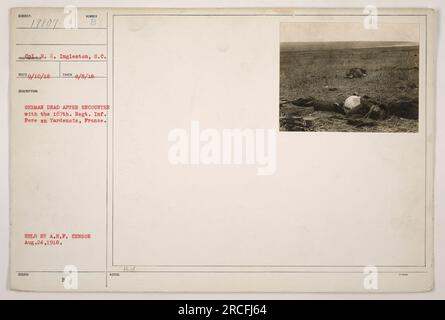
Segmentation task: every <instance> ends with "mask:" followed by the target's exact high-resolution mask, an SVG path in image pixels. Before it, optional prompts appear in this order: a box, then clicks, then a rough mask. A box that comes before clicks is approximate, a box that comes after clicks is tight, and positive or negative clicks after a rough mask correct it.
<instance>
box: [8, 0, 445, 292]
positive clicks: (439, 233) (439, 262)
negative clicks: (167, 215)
mask: <svg viewBox="0 0 445 320" xmlns="http://www.w3.org/2000/svg"><path fill="white" fill-rule="evenodd" d="M67 4H70V5H76V6H79V7H82V6H91V5H92V3H91V1H70V2H67V1H40V2H38V3H35V2H33V1H2V2H1V11H0V12H1V18H2V19H1V22H0V23H1V33H2V34H1V41H2V42H3V43H2V46H1V51H0V54H1V64H2V68H1V70H3V73H2V75H1V78H0V88H1V89H0V90H2V91H1V94H0V99H1V100H0V155H1V157H0V219H1V220H0V223H1V224H0V242H1V248H0V298H6V299H24V298H40V299H42V298H64V299H73V298H74V299H78V298H113V299H114V298H167V297H163V296H162V295H159V294H74V295H73V294H70V293H64V294H43V293H40V294H37V293H18V292H10V291H8V289H7V274H8V254H9V250H8V243H9V230H8V229H9V221H8V218H9V210H8V202H9V201H8V140H9V138H8V116H7V114H8V76H9V75H8V72H7V71H8V61H9V46H8V43H9V8H10V7H18V6H22V7H26V6H54V7H56V6H57V7H60V6H64V5H67ZM368 4H373V5H376V6H377V7H378V6H379V4H382V5H384V6H385V7H400V6H401V5H402V6H403V7H426V6H429V7H433V8H436V9H438V10H440V11H441V10H444V9H445V5H444V4H443V1H440V0H437V1H404V2H403V3H400V2H398V1H358V0H356V1H219V2H218V4H217V5H216V6H215V5H212V3H211V1H126V2H125V3H124V5H125V7H129V6H135V7H155V6H163V7H175V6H179V7H185V6H190V7H219V6H226V7H278V6H280V7H364V6H366V5H368ZM94 6H97V7H110V6H122V2H118V1H95V2H94ZM441 17H442V15H441ZM440 20H441V19H440V18H439V25H440ZM439 33H441V32H439ZM443 38H444V36H443V34H441V39H440V40H439V41H438V43H439V53H438V62H437V69H438V70H442V69H443V57H444V55H443V52H442V50H443V48H442V47H443V45H441V44H442V43H444V40H445V39H443ZM441 87H443V76H442V75H441V74H440V73H438V79H437V88H441ZM443 103H444V97H443V93H442V92H441V90H438V96H437V104H436V110H437V115H436V119H437V140H436V141H437V146H436V183H435V194H436V197H435V199H436V204H435V230H434V232H435V264H436V266H435V269H436V281H435V282H436V287H435V289H434V290H433V291H432V292H429V293H424V294H408V295H407V294H404V295H402V296H400V295H395V294H385V295H372V296H368V295H363V294H361V295H357V296H354V295H345V294H342V295H328V294H316V295H314V294H276V295H270V294H255V295H252V294H212V295H203V294H194V295H190V294H188V295H186V296H184V295H180V294H175V295H172V294H170V295H168V298H169V299H171V298H197V299H199V298H209V297H210V298H215V299H217V298H230V299H236V298H240V299H250V298H261V299H268V298H276V299H295V298H298V299H308V298H341V299H344V298H359V299H363V298H368V297H373V298H377V297H378V298H430V299H431V298H442V299H443V298H445V275H444V273H443V272H442V270H445V261H444V258H445V245H444V244H445V241H444V240H445V239H444V235H443V233H444V232H445V225H444V221H443V220H444V219H443V217H442V216H441V213H443V208H444V203H443V198H441V197H440V195H442V194H444V190H443V189H444V187H443V181H445V179H444V178H445V170H444V167H443V165H442V166H441V164H443V163H445V161H444V159H443V158H444V147H443V138H444V134H445V129H443V127H444V125H445V124H444V123H443V122H444V121H445V120H444V113H443V111H442V110H441V105H443Z"/></svg>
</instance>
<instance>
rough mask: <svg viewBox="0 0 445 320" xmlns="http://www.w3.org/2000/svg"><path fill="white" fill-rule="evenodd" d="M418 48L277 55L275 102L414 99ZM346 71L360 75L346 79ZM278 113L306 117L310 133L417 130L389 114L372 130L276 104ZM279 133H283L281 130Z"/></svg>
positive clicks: (415, 123)
mask: <svg viewBox="0 0 445 320" xmlns="http://www.w3.org/2000/svg"><path fill="white" fill-rule="evenodd" d="M418 54H419V47H418V46H409V47H406V46H404V47H378V48H353V49H325V50H309V51H282V52H281V54H280V99H281V100H282V101H285V100H286V101H294V100H296V99H299V98H305V97H313V98H315V99H320V100H324V101H330V102H332V103H335V102H337V103H339V104H340V105H343V102H344V101H345V99H346V98H347V97H348V96H350V95H352V94H353V93H354V92H357V93H358V94H359V95H361V96H364V95H367V96H369V97H371V98H372V99H373V100H375V101H376V102H378V103H382V104H386V103H388V102H389V101H393V100H397V99H418V94H419V93H418V83H419V62H418V61H419V57H418ZM351 68H363V69H366V71H367V74H368V75H367V76H366V77H361V78H352V79H349V78H346V77H345V75H346V74H347V73H348V71H349V70H350V69H351ZM280 108H281V109H280V111H281V113H287V112H291V113H292V114H293V115H296V116H299V115H301V116H304V117H309V118H310V121H311V123H312V125H311V129H310V130H312V131H366V132H369V131H371V132H417V130H418V120H417V119H405V118H401V117H397V116H389V117H388V118H387V119H385V120H379V121H377V122H376V123H374V124H373V125H372V126H356V125H353V124H350V123H348V121H347V119H346V118H345V117H344V115H341V114H339V113H336V112H330V111H314V110H311V109H307V108H306V109H300V108H299V107H298V106H296V107H295V108H294V106H293V105H292V104H283V103H282V104H281V106H280ZM282 130H283V129H282Z"/></svg>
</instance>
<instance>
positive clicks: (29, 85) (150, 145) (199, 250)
mask: <svg viewBox="0 0 445 320" xmlns="http://www.w3.org/2000/svg"><path fill="white" fill-rule="evenodd" d="M10 32H11V37H10V114H11V116H10V128H11V129H10V145H11V147H10V162H11V164H10V167H11V169H10V170H11V174H10V185H11V196H10V208H11V209H10V210H11V212H10V215H11V218H10V219H11V226H10V230H11V239H10V283H9V287H10V289H12V290H24V291H111V292H113V291H125V292H141V291H145V292H421V291H429V290H431V289H432V288H433V286H434V268H433V167H434V162H433V155H434V132H435V131H434V122H435V118H434V114H435V111H434V110H435V104H434V92H435V69H436V65H435V52H436V51H435V50H436V42H437V41H436V15H435V12H434V11H433V10H430V9H381V8H379V9H378V10H377V8H372V7H371V8H367V9H366V10H365V11H364V10H363V9H299V8H288V9H142V8H140V9H135V8H133V9H130V8H129V9H123V8H76V7H65V8H14V9H12V10H11V11H10Z"/></svg>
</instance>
